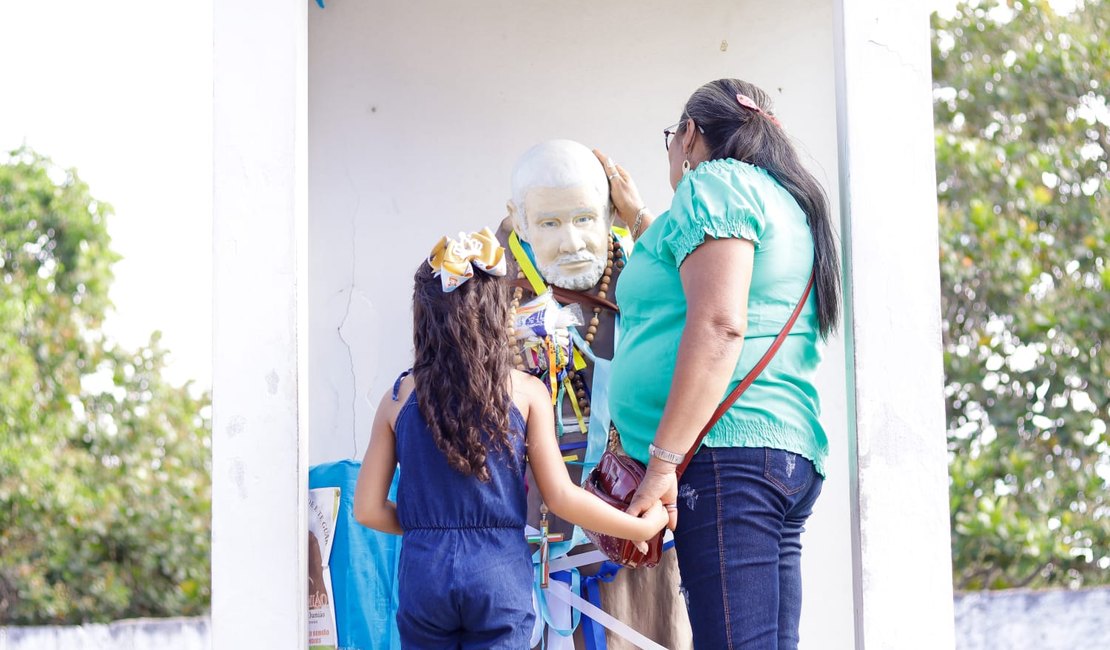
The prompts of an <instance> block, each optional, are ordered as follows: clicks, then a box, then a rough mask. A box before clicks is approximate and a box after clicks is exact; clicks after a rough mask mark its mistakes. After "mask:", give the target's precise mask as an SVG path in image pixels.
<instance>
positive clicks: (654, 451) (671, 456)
mask: <svg viewBox="0 0 1110 650" xmlns="http://www.w3.org/2000/svg"><path fill="white" fill-rule="evenodd" d="M648 455H650V456H652V457H654V458H658V459H659V460H661V461H663V462H666V463H671V464H672V465H681V464H682V461H684V460H686V454H676V453H674V452H673V451H667V450H666V449H663V448H662V447H656V446H655V443H654V442H652V443H648Z"/></svg>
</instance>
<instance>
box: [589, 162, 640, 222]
mask: <svg viewBox="0 0 1110 650" xmlns="http://www.w3.org/2000/svg"><path fill="white" fill-rule="evenodd" d="M594 155H595V156H597V159H598V160H600V161H601V166H602V167H604V168H605V175H606V176H608V177H609V198H610V199H611V200H612V201H613V207H615V208H616V209H617V215H618V216H620V218H621V221H623V222H624V223H625V225H627V226H628V227H629V228H631V227H632V224H633V222H634V221H636V213H637V212H639V211H640V208H643V207H644V201H643V199H641V198H640V190H638V189H636V183H635V182H633V181H632V176H630V175H629V174H628V172H627V171H625V169H624V167H621V166H620V165H618V164H616V163H615V162H613V159H612V158H610V157H609V156H606V155H605V154H603V153H601V150H600V149H594Z"/></svg>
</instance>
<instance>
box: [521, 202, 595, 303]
mask: <svg viewBox="0 0 1110 650" xmlns="http://www.w3.org/2000/svg"><path fill="white" fill-rule="evenodd" d="M607 204H608V197H601V196H598V195H597V192H596V191H594V190H593V189H591V188H589V187H586V186H576V187H560V188H553V187H536V188H532V189H531V190H529V191H528V193H527V194H525V195H524V205H523V206H520V207H522V208H523V212H524V214H523V215H517V216H518V221H517V223H518V224H519V225H523V226H524V229H523V230H522V231H521V232H519V234H520V235H521V236H522V237H523V238H524V239H525V240H526V241H527V242H528V243H529V244H531V246H532V252H533V253H534V254H535V256H536V266H537V267H538V268H539V271H540V273H542V274H543V277H544V279H545V280H547V282H549V283H551V284H553V285H555V286H557V287H562V288H564V289H571V290H574V291H583V290H585V289H589V288H591V287H593V286H594V285H596V284H597V283H598V281H600V280H601V276H602V275H603V274H604V273H605V264H606V263H607V262H608V254H607V253H608V245H609V221H608V210H607V209H608V205H607ZM518 230H520V228H519V226H518Z"/></svg>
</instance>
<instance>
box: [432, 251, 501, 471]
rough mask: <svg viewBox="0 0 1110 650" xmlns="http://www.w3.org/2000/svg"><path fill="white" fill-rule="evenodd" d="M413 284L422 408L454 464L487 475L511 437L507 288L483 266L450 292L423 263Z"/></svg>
mask: <svg viewBox="0 0 1110 650" xmlns="http://www.w3.org/2000/svg"><path fill="white" fill-rule="evenodd" d="M414 280H415V287H414V288H413V292H412V316H413V346H414V348H415V361H414V363H413V367H412V376H413V380H414V381H415V383H416V397H417V402H418V405H419V408H420V414H421V415H423V416H424V421H425V422H427V424H428V428H429V429H431V431H432V436H433V437H434V438H435V443H436V447H438V448H439V450H440V451H442V452H443V454H444V455H445V456H446V457H447V462H448V463H449V464H450V465H451V467H453V468H454V469H456V470H458V471H460V472H462V473H463V474H466V475H468V476H474V477H476V478H477V479H478V480H480V481H483V482H487V481H489V478H490V473H489V469H488V467H487V465H486V460H487V457H488V456H489V453H490V452H491V451H493V450H498V449H502V450H508V451H509V453H512V450H513V445H512V444H511V442H510V435H511V432H510V430H509V410H510V408H511V403H512V402H511V397H510V396H509V373H510V371H511V369H512V360H511V356H510V352H509V346H508V330H507V328H508V324H509V290H508V285H507V284H506V283H505V282H504V280H503V279H502V278H498V277H494V276H491V275H487V274H485V273H483V272H481V271H478V272H476V273H475V274H474V277H473V278H471V279H470V280H468V281H467V282H465V283H463V284H462V285H461V286H459V287H457V288H456V289H455V290H454V291H452V292H451V293H445V292H444V291H443V289H442V288H441V284H440V279H439V278H438V277H436V276H435V275H433V271H432V269H431V267H430V266H429V265H428V264H427V263H424V264H421V265H420V268H419V269H418V270H417V271H416V276H415V278H414Z"/></svg>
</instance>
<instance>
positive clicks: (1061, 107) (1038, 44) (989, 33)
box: [933, 0, 1110, 589]
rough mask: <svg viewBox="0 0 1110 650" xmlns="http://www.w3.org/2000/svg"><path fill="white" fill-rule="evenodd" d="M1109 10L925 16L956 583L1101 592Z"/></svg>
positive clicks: (1036, 2) (1108, 371) (1109, 199)
mask: <svg viewBox="0 0 1110 650" xmlns="http://www.w3.org/2000/svg"><path fill="white" fill-rule="evenodd" d="M1107 33H1110V3H1107V2H1088V3H1087V4H1086V5H1085V6H1082V7H1080V8H1079V9H1078V10H1077V11H1075V12H1073V13H1069V14H1067V15H1057V14H1056V13H1055V12H1054V11H1053V9H1052V8H1051V6H1050V5H1049V3H1048V2H1045V1H1043V0H1033V1H1028V2H1026V1H1023V2H1013V1H1011V2H1004V3H996V2H988V1H984V2H980V3H977V4H976V3H972V4H970V5H963V6H961V7H960V8H959V10H958V13H957V15H955V17H953V18H951V19H939V18H938V19H934V46H933V78H934V83H935V99H936V101H935V116H936V142H937V180H938V196H939V199H940V229H941V273H942V282H943V288H944V298H943V310H944V313H943V333H944V357H945V366H946V371H947V391H946V393H947V409H948V426H949V445H948V446H949V450H950V473H951V482H952V483H951V488H952V489H951V513H952V528H953V533H954V534H953V553H954V560H955V567H954V571H955V583H956V586H957V587H958V588H963V589H980V588H1006V587H1016V586H1025V585H1028V586H1034V587H1035V586H1070V587H1078V586H1082V585H1093V584H1107V583H1110V570H1108V569H1110V501H1108V494H1110V492H1108V489H1110V486H1108V479H1110V446H1108V440H1110V439H1108V436H1107V422H1108V421H1110V355H1108V353H1107V350H1106V344H1107V341H1110V266H1108V263H1110V255H1108V254H1110V196H1108V189H1110V184H1108V174H1107V150H1108V147H1110V138H1108V135H1107V128H1108V126H1110V111H1108V109H1107V96H1106V92H1107V89H1110V41H1108V40H1107V39H1106V37H1105V35H1106V34H1107Z"/></svg>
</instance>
